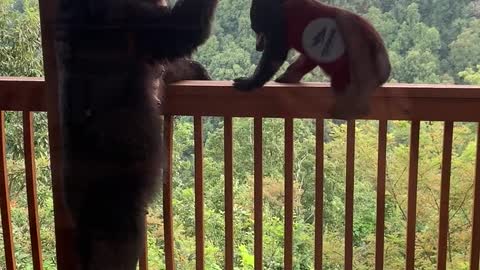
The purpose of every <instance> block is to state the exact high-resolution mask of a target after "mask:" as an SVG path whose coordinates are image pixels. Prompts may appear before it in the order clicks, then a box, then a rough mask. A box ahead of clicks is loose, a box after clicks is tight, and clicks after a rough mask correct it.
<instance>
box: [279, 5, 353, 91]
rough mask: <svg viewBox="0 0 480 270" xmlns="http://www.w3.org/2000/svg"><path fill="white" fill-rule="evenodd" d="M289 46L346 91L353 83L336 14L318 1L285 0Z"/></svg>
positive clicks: (335, 85)
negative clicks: (349, 84) (350, 83)
mask: <svg viewBox="0 0 480 270" xmlns="http://www.w3.org/2000/svg"><path fill="white" fill-rule="evenodd" d="M285 12H286V18H287V35H288V45H289V46H290V47H291V48H294V49H295V50H297V51H298V52H300V53H302V54H303V55H305V56H307V57H308V58H309V59H310V60H311V61H312V62H314V63H316V64H318V66H320V67H321V68H322V70H323V71H324V72H325V73H326V74H328V75H329V76H330V77H331V83H332V86H333V87H334V88H335V89H336V90H343V89H344V87H345V86H346V85H347V84H348V83H349V81H350V71H349V64H348V58H347V53H348V52H347V51H346V48H345V44H344V42H343V39H342V37H341V34H340V32H339V29H338V27H337V24H336V23H335V16H336V13H337V10H336V9H335V8H334V7H331V6H326V5H323V4H320V3H317V2H315V0H286V2H285Z"/></svg>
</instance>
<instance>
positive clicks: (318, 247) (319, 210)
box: [315, 118, 324, 270]
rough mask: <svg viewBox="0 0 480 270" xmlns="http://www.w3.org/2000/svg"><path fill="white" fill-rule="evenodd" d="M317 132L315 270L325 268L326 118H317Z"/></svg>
mask: <svg viewBox="0 0 480 270" xmlns="http://www.w3.org/2000/svg"><path fill="white" fill-rule="evenodd" d="M315 129H316V134H315V156H316V158H315V270H322V269H323V180H324V179H323V172H324V171H323V169H324V167H323V159H324V157H323V152H324V151H323V150H324V146H323V130H324V120H323V119H320V118H317V119H316V128H315Z"/></svg>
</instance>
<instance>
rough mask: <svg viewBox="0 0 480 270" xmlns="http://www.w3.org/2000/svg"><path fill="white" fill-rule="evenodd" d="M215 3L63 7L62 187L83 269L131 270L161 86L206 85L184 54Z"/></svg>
mask: <svg viewBox="0 0 480 270" xmlns="http://www.w3.org/2000/svg"><path fill="white" fill-rule="evenodd" d="M216 4H217V0H183V1H182V0H181V1H179V2H178V3H177V4H176V5H175V6H174V7H173V8H171V9H170V8H168V7H165V6H159V5H158V4H157V2H155V1H147V0H137V1H131V0H82V1H79V0H63V1H62V0H61V2H60V8H59V12H58V15H59V16H58V21H57V36H56V46H57V47H56V49H57V53H58V66H59V75H60V76H59V78H60V83H61V84H60V89H61V111H62V115H61V117H62V131H63V138H64V189H65V200H66V204H67V206H68V209H69V210H70V212H71V215H72V219H73V221H74V224H75V231H76V235H77V240H78V241H77V242H78V243H77V244H78V245H77V247H78V249H77V254H78V255H79V260H80V265H79V266H78V269H81V270H133V269H135V267H136V264H137V262H138V257H139V254H140V250H141V249H140V248H141V244H142V241H143V234H144V231H143V227H144V224H143V219H144V215H145V212H146V207H147V205H148V203H149V202H150V201H151V199H152V197H153V196H154V194H155V193H156V191H158V187H159V186H160V185H159V182H160V178H161V173H162V167H163V163H164V156H163V155H162V153H163V150H164V148H165V147H164V145H163V144H164V143H163V136H162V134H163V118H162V117H161V115H160V112H161V102H159V99H162V97H163V94H162V93H163V86H164V83H165V82H164V81H167V82H175V81H178V80H182V79H209V77H208V73H206V71H205V69H204V68H203V67H202V66H201V65H199V64H198V63H196V62H192V61H191V60H189V59H188V58H184V57H185V56H188V55H191V53H192V52H193V51H194V50H195V49H196V48H197V47H198V46H199V45H201V44H202V43H203V42H205V40H206V39H207V38H208V36H209V33H210V27H211V20H212V17H213V13H214V10H215V8H216ZM159 104H160V105H159ZM72 270H74V269H72Z"/></svg>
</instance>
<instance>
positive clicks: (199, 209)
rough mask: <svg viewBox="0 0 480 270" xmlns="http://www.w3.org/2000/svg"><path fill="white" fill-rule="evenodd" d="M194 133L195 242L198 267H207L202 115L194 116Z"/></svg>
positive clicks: (199, 268) (201, 269) (200, 269)
mask: <svg viewBox="0 0 480 270" xmlns="http://www.w3.org/2000/svg"><path fill="white" fill-rule="evenodd" d="M193 130H194V131H193V133H194V146H195V240H196V241H195V243H196V249H195V250H196V252H195V253H196V260H195V263H196V269H197V270H203V269H204V267H205V231H204V222H203V220H204V219H203V213H204V202H203V136H202V117H201V116H195V117H194V118H193Z"/></svg>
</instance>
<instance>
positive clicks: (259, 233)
mask: <svg viewBox="0 0 480 270" xmlns="http://www.w3.org/2000/svg"><path fill="white" fill-rule="evenodd" d="M262 127H263V124H262V118H260V117H255V118H254V120H253V138H254V139H253V140H254V141H253V148H254V149H253V150H254V153H253V162H254V166H253V167H254V180H253V181H254V184H253V186H254V187H253V189H254V192H253V193H254V195H253V197H254V209H253V211H254V220H255V221H254V242H255V243H254V255H255V259H254V265H255V270H261V269H263V164H262V163H263V157H262V149H263V141H262V140H263V136H262Z"/></svg>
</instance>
